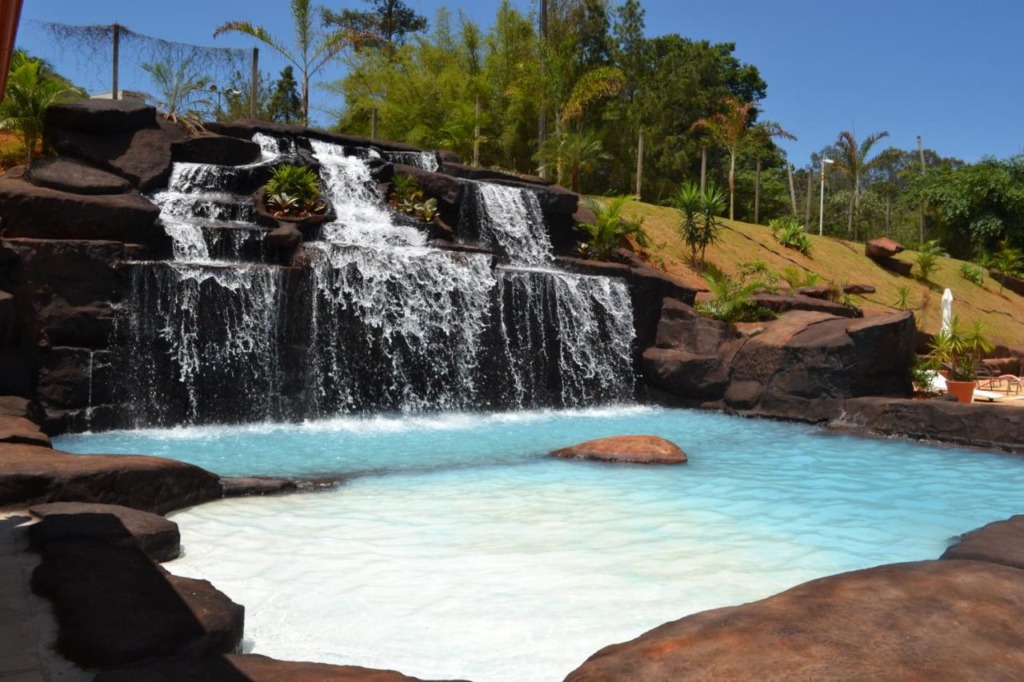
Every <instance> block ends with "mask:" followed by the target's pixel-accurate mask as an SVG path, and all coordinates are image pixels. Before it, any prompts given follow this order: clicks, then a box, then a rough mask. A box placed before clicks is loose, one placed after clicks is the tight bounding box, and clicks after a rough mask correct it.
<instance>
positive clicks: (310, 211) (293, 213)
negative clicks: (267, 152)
mask: <svg viewBox="0 0 1024 682" xmlns="http://www.w3.org/2000/svg"><path fill="white" fill-rule="evenodd" d="M263 189H264V190H265V191H266V193H267V198H266V206H267V210H268V211H269V212H270V213H271V214H272V215H274V216H275V217H278V218H308V217H310V216H316V215H323V214H324V213H325V212H326V211H327V205H326V204H325V203H324V202H323V200H322V199H321V198H320V179H319V178H318V177H317V174H316V173H315V172H313V171H312V170H311V169H309V168H304V167H302V166H293V165H291V164H283V165H281V166H278V167H277V168H275V169H274V172H273V174H272V175H271V176H270V180H268V181H267V184H265V185H264V186H263Z"/></svg>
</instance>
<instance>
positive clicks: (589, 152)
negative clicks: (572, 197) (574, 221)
mask: <svg viewBox="0 0 1024 682" xmlns="http://www.w3.org/2000/svg"><path fill="white" fill-rule="evenodd" d="M610 158H611V157H610V156H609V155H608V154H606V153H605V152H604V148H603V146H602V144H601V140H600V138H598V137H597V136H596V135H594V133H592V132H590V131H587V130H584V131H582V132H579V133H561V134H558V135H555V136H553V137H549V138H548V139H547V140H546V141H545V143H544V145H543V146H542V147H541V149H540V151H539V152H538V153H537V159H538V160H539V161H540V162H541V164H542V165H543V166H546V167H549V168H550V167H554V168H555V169H557V173H558V181H559V182H560V183H562V184H563V185H567V186H568V187H569V189H571V190H572V191H574V192H578V191H579V189H580V177H581V174H582V173H584V172H586V173H591V172H593V171H594V170H595V169H596V168H597V166H598V165H599V164H600V163H601V162H603V161H608V160H609V159H610Z"/></svg>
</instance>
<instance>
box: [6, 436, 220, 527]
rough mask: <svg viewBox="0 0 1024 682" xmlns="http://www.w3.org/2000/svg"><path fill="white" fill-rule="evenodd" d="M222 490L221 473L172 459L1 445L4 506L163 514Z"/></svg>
mask: <svg viewBox="0 0 1024 682" xmlns="http://www.w3.org/2000/svg"><path fill="white" fill-rule="evenodd" d="M220 494H221V491H220V479H219V478H218V477H217V476H215V475H214V474H211V473H210V472H208V471H205V470H203V469H200V468H199V467H195V466H192V465H191V464H185V463H183V462H176V461H174V460H171V459H163V458H160V457H144V456H141V455H71V454H68V453H66V452H60V451H59V450H52V449H50V448H46V447H41V446H33V445H10V444H0V507H4V506H13V505H18V506H25V505H32V504H41V503H43V502H101V503H106V504H121V505H124V506H126V507H134V508H136V509H143V510H145V511H151V512H155V513H157V514H163V513H166V512H169V511H172V510H174V509H181V508H182V507H190V506H193V505H196V504H200V503H202V502H209V501H210V500H215V499H218V498H219V497H220Z"/></svg>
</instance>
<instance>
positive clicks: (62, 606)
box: [32, 540, 244, 668]
mask: <svg viewBox="0 0 1024 682" xmlns="http://www.w3.org/2000/svg"><path fill="white" fill-rule="evenodd" d="M42 556H43V559H42V563H41V564H40V565H39V566H38V567H37V568H36V569H35V571H34V572H33V574H32V588H33V590H35V592H36V593H37V594H40V595H42V596H44V597H47V598H48V599H50V600H51V601H52V602H53V612H54V615H55V616H56V618H57V624H58V628H59V632H58V636H57V650H58V651H59V652H60V653H61V654H63V655H64V656H66V657H67V658H69V659H70V660H72V661H74V662H75V663H77V664H78V665H80V666H83V667H89V668H93V667H97V668H105V667H112V666H116V665H123V664H126V663H132V662H135V661H142V660H146V659H150V658H155V657H159V656H201V655H204V654H212V653H231V652H234V651H235V650H237V648H238V646H239V644H240V643H241V640H242V627H243V621H244V609H243V608H242V607H241V606H239V605H238V604H235V603H234V602H232V601H231V600H230V599H228V598H227V597H226V596H225V595H224V594H222V593H221V592H219V591H217V590H216V589H215V588H214V587H213V586H212V585H210V583H208V582H207V581H205V580H193V579H191V578H179V577H177V576H172V575H169V574H168V573H167V571H165V570H164V569H163V568H161V567H160V566H159V565H158V564H155V563H153V561H152V560H150V559H149V558H148V557H146V555H145V554H143V553H142V551H140V550H139V549H137V548H135V547H115V546H111V545H106V544H100V543H96V542H82V541H67V540H66V541H63V542H51V543H49V544H47V545H46V547H45V548H44V549H43V552H42Z"/></svg>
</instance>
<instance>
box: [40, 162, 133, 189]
mask: <svg viewBox="0 0 1024 682" xmlns="http://www.w3.org/2000/svg"><path fill="white" fill-rule="evenodd" d="M25 179H26V180H28V181H29V182H31V183H32V184H33V185H36V186H37V187H48V188H50V189H55V190H57V191H59V192H68V193H70V194H125V193H127V192H130V191H131V190H132V184H131V183H130V182H128V181H127V180H125V179H124V178H122V177H120V176H118V175H114V174H113V173H108V172H106V171H102V170H100V169H98V168H93V167H92V166H87V165H85V164H84V163H82V162H80V161H75V160H74V159H65V158H61V157H59V156H57V157H43V158H41V159H36V160H35V161H33V162H32V166H31V167H30V168H29V169H28V171H27V172H26V173H25Z"/></svg>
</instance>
